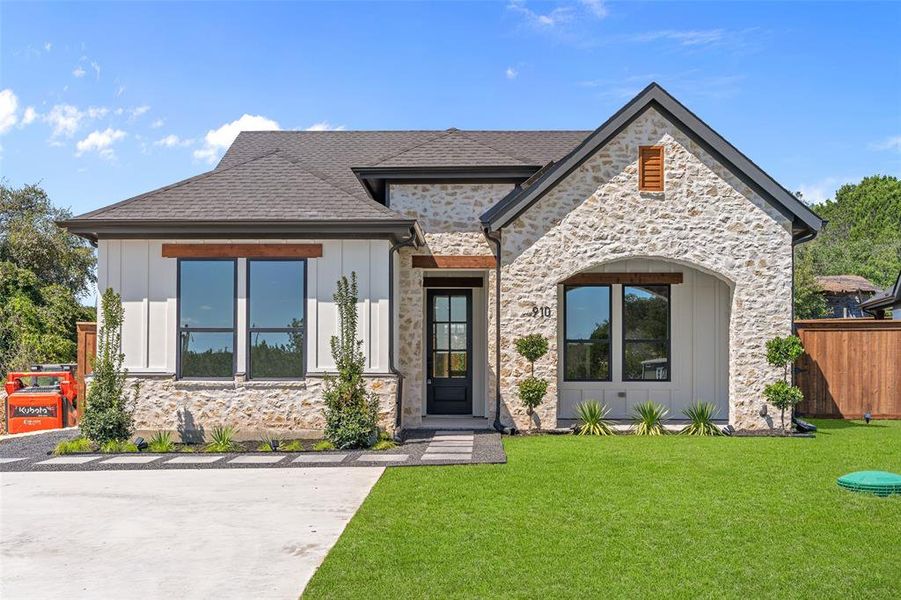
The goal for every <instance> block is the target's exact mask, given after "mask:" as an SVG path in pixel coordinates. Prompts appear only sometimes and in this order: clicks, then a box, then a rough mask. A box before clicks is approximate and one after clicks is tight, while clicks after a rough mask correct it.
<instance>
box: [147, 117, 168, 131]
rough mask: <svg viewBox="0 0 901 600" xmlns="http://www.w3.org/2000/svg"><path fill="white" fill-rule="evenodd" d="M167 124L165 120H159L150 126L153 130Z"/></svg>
mask: <svg viewBox="0 0 901 600" xmlns="http://www.w3.org/2000/svg"><path fill="white" fill-rule="evenodd" d="M165 122H166V121H165V120H164V119H157V120H156V121H154V122H153V123H151V124H150V128H151V129H159V128H160V127H162V126H163V124H165Z"/></svg>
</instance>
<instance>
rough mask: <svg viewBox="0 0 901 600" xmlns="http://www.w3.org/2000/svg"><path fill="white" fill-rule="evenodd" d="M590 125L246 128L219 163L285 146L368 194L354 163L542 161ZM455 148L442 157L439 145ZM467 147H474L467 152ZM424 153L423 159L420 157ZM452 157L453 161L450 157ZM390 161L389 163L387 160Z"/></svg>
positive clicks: (334, 179)
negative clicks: (547, 127)
mask: <svg viewBox="0 0 901 600" xmlns="http://www.w3.org/2000/svg"><path fill="white" fill-rule="evenodd" d="M588 133H589V132H588V131H459V130H456V129H448V130H443V131H245V132H242V133H241V134H240V135H238V137H237V139H235V141H234V143H233V144H232V145H231V147H230V148H229V149H228V151H227V152H226V153H225V156H223V157H222V160H221V161H220V162H219V165H218V166H217V169H223V168H228V167H229V166H232V165H234V164H236V163H239V162H242V161H245V160H247V159H249V158H253V157H255V156H259V155H260V154H263V153H265V152H270V151H272V150H283V151H284V152H285V153H286V154H288V155H290V156H292V157H294V158H296V159H297V160H298V162H300V163H301V164H302V165H304V167H305V168H307V169H309V170H311V171H313V172H315V173H317V174H319V175H321V176H322V177H324V178H326V179H327V180H328V181H329V182H330V183H332V184H333V185H336V186H338V187H340V188H341V189H342V190H344V191H346V192H348V193H351V194H353V195H355V196H359V197H368V196H367V193H366V190H365V189H364V188H363V186H362V185H360V181H359V180H358V179H357V177H356V175H354V173H353V171H352V170H351V169H352V168H354V167H374V166H379V167H383V166H400V165H399V164H394V163H393V162H391V161H392V160H396V161H406V162H405V164H404V166H416V167H418V166H468V167H478V166H490V167H498V166H523V165H531V166H540V165H544V164H547V163H548V162H550V161H552V160H556V159H557V158H559V157H561V156H563V155H564V154H566V153H567V152H569V151H570V150H572V148H573V147H574V146H575V145H576V144H578V143H579V142H581V141H582V140H583V139H584V138H585V136H586V135H588ZM439 148H440V149H443V150H444V151H447V152H448V153H449V154H448V156H447V158H446V159H439V158H436V157H437V149H439ZM467 151H469V152H470V154H469V155H467ZM416 158H418V159H419V160H420V161H421V162H416V160H415V159H416ZM449 161H452V162H449ZM382 163H385V164H382Z"/></svg>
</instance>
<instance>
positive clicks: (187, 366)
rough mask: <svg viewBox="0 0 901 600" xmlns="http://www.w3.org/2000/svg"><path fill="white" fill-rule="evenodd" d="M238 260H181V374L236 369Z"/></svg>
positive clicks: (220, 373)
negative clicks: (236, 264) (236, 262)
mask: <svg viewBox="0 0 901 600" xmlns="http://www.w3.org/2000/svg"><path fill="white" fill-rule="evenodd" d="M235 272H236V270H235V260H234V259H227V260H212V259H204V260H200V259H198V260H193V259H180V260H179V261H178V343H179V364H178V376H179V377H189V378H190V377H197V378H219V377H223V378H225V377H232V376H234V372H235V292H236V280H235Z"/></svg>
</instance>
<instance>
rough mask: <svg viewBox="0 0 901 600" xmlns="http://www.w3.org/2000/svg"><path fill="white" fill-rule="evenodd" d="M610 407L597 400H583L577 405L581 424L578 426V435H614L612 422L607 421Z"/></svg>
mask: <svg viewBox="0 0 901 600" xmlns="http://www.w3.org/2000/svg"><path fill="white" fill-rule="evenodd" d="M609 412H610V409H609V408H607V406H606V405H604V404H601V403H600V402H598V401H597V400H588V401H586V402H581V403H580V404H579V405H578V406H576V413H577V414H578V415H579V421H580V423H579V425H578V427H576V433H577V434H578V435H613V429H611V428H610V422H609V421H607V413H609Z"/></svg>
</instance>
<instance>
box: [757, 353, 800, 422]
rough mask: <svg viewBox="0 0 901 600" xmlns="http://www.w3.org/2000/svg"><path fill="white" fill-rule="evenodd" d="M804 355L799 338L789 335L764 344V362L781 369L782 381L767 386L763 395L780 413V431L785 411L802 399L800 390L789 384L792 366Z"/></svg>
mask: <svg viewBox="0 0 901 600" xmlns="http://www.w3.org/2000/svg"><path fill="white" fill-rule="evenodd" d="M803 354H804V346H803V344H801V338H799V337H798V336H795V335H789V336H786V337H784V338H782V337H775V338H773V339H771V340H770V341H768V342H767V343H766V360H767V362H768V363H770V364H771V365H773V366H774V367H781V368H782V379H781V380H779V381H777V382H775V383H771V384H769V385H767V386H766V387H765V388H764V389H763V395H764V396H765V397H766V399H767V401H768V402H769V403H770V404H772V405H773V406H775V407H776V408H778V409H779V410H780V411H781V413H782V414H781V416H782V429H783V430H784V429H785V411H786V409H788V410H791V409H792V408H794V406H795V405H796V404H798V403H799V402H801V401H802V400H803V399H804V394H802V393H801V390H800V389H799V388H798V387H796V386H793V385H791V384H790V383H789V380H788V379H789V374H790V369H791V366H792V364H794V362H795V361H796V360H798V359H799V358H800V357H801V356H802V355H803Z"/></svg>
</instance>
